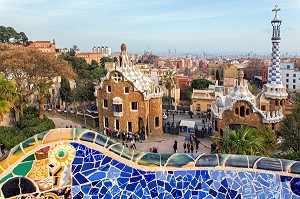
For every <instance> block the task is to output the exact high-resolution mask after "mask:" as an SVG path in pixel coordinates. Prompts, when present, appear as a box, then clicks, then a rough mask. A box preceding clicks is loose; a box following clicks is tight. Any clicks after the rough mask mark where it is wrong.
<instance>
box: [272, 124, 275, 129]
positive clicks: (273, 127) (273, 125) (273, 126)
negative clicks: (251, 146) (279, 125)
mask: <svg viewBox="0 0 300 199" xmlns="http://www.w3.org/2000/svg"><path fill="white" fill-rule="evenodd" d="M274 130H275V124H274V123H273V124H272V131H274Z"/></svg>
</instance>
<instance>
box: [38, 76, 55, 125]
mask: <svg viewBox="0 0 300 199" xmlns="http://www.w3.org/2000/svg"><path fill="white" fill-rule="evenodd" d="M52 85H53V82H52V81H47V80H44V81H41V82H40V83H39V85H38V92H39V99H38V100H39V110H40V111H39V118H40V119H41V120H42V119H44V105H45V95H46V94H47V93H48V91H49V89H50V88H51V87H52Z"/></svg>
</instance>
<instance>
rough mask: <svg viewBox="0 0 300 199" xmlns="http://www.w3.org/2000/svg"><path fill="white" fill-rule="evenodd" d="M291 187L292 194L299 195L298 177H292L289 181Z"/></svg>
mask: <svg viewBox="0 0 300 199" xmlns="http://www.w3.org/2000/svg"><path fill="white" fill-rule="evenodd" d="M291 189H292V192H293V193H294V194H296V195H297V196H300V178H293V180H292V181H291Z"/></svg>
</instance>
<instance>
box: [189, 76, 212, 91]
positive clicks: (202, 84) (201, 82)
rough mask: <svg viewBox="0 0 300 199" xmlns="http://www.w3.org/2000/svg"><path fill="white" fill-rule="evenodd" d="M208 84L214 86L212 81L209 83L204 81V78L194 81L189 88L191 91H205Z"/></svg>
mask: <svg viewBox="0 0 300 199" xmlns="http://www.w3.org/2000/svg"><path fill="white" fill-rule="evenodd" d="M210 84H212V85H213V84H214V83H213V82H212V81H209V80H207V79H204V78H200V79H194V80H193V81H192V83H191V87H192V88H193V89H200V90H203V89H206V88H208V86H209V85H210Z"/></svg>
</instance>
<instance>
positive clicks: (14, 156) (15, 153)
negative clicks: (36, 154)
mask: <svg viewBox="0 0 300 199" xmlns="http://www.w3.org/2000/svg"><path fill="white" fill-rule="evenodd" d="M23 155H25V153H24V152H23V151H22V149H21V147H20V146H17V147H15V148H13V149H12V150H11V152H10V154H9V156H8V157H7V162H8V164H9V165H12V164H13V163H15V162H16V161H17V160H19V159H20V158H22V157H23Z"/></svg>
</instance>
